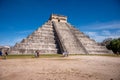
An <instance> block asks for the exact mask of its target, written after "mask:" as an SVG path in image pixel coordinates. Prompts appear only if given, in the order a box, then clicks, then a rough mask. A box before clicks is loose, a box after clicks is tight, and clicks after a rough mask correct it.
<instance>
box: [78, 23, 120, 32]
mask: <svg viewBox="0 0 120 80" xmlns="http://www.w3.org/2000/svg"><path fill="white" fill-rule="evenodd" d="M80 27H83V28H85V29H86V28H87V29H90V30H105V29H120V21H113V22H107V23H95V24H90V25H87V26H80Z"/></svg>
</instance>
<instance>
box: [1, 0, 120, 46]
mask: <svg viewBox="0 0 120 80" xmlns="http://www.w3.org/2000/svg"><path fill="white" fill-rule="evenodd" d="M52 13H55V14H62V15H65V16H67V17H68V22H69V23H71V24H72V25H74V26H75V27H76V28H77V29H79V30H80V31H82V32H84V33H85V34H86V35H89V36H90V38H92V39H95V40H96V41H97V42H101V41H102V40H104V39H105V38H109V37H111V38H118V37H120V0H0V45H2V46H5V45H10V46H13V45H14V44H15V43H16V42H20V41H21V40H22V39H23V38H26V37H27V36H28V35H29V34H31V33H32V32H33V31H35V30H36V29H37V28H38V27H40V26H41V25H43V24H44V23H45V22H46V21H47V20H48V18H49V17H50V14H52Z"/></svg>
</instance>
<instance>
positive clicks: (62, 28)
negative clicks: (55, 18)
mask: <svg viewBox="0 0 120 80" xmlns="http://www.w3.org/2000/svg"><path fill="white" fill-rule="evenodd" d="M53 24H54V27H55V28H56V30H57V32H58V33H59V35H60V37H61V38H60V39H61V43H62V44H64V48H65V51H67V52H69V54H85V53H87V51H85V49H84V48H83V47H82V46H81V45H82V44H80V42H78V41H77V39H76V37H75V36H74V35H73V33H72V32H71V30H70V28H69V27H68V26H67V25H66V23H64V22H54V23H53Z"/></svg>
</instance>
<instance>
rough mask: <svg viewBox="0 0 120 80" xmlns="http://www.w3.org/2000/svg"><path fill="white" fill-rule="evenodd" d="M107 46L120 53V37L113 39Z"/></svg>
mask: <svg viewBox="0 0 120 80" xmlns="http://www.w3.org/2000/svg"><path fill="white" fill-rule="evenodd" d="M106 47H107V48H108V49H110V50H112V51H113V52H114V53H115V54H117V53H118V54H120V38H118V39H113V40H112V41H110V43H109V44H107V45H106Z"/></svg>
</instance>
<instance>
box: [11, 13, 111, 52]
mask: <svg viewBox="0 0 120 80" xmlns="http://www.w3.org/2000/svg"><path fill="white" fill-rule="evenodd" d="M36 50H40V53H43V54H59V53H63V52H68V53H69V54H107V53H111V51H109V50H107V49H106V47H105V46H101V45H99V44H98V43H96V42H95V40H93V39H90V38H89V37H88V36H86V35H85V34H84V33H83V32H80V31H79V30H77V29H76V28H75V27H73V26H72V25H71V24H70V23H68V22H67V17H66V16H63V15H57V14H52V15H51V16H50V18H49V20H48V21H47V22H46V23H45V24H44V25H42V26H41V27H39V28H38V29H37V30H36V31H34V32H33V33H32V34H31V35H29V36H28V37H27V38H25V39H23V40H22V41H21V42H20V43H16V44H15V46H14V47H13V48H12V49H11V52H10V53H11V54H33V53H34V52H35V51H36Z"/></svg>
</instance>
